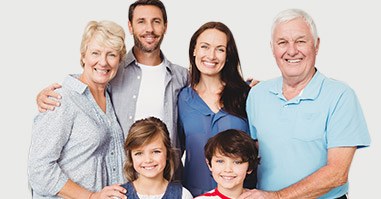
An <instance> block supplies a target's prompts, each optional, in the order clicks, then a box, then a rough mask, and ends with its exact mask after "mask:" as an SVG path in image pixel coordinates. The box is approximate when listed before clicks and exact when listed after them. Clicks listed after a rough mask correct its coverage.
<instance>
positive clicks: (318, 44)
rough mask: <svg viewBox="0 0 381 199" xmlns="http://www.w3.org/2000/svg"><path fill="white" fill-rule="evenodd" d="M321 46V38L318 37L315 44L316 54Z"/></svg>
mask: <svg viewBox="0 0 381 199" xmlns="http://www.w3.org/2000/svg"><path fill="white" fill-rule="evenodd" d="M319 46H320V38H319V37H318V39H317V40H316V44H315V54H316V55H317V54H318V52H319Z"/></svg>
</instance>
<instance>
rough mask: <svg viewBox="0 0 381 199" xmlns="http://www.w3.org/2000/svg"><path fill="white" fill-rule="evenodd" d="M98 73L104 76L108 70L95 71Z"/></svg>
mask: <svg viewBox="0 0 381 199" xmlns="http://www.w3.org/2000/svg"><path fill="white" fill-rule="evenodd" d="M95 70H96V71H97V72H98V73H102V74H106V73H107V72H108V70H101V69H95Z"/></svg>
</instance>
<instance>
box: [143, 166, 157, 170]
mask: <svg viewBox="0 0 381 199" xmlns="http://www.w3.org/2000/svg"><path fill="white" fill-rule="evenodd" d="M143 168H144V169H147V170H151V169H153V168H155V166H149V167H143Z"/></svg>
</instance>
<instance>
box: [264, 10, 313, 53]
mask: <svg viewBox="0 0 381 199" xmlns="http://www.w3.org/2000/svg"><path fill="white" fill-rule="evenodd" d="M297 18H302V19H303V20H304V21H305V22H306V23H307V26H308V27H309V28H310V31H311V34H312V36H313V38H314V46H315V47H316V45H317V41H318V39H319V36H318V32H317V28H316V25H315V22H314V20H313V19H312V17H311V16H310V15H309V14H308V13H307V12H305V11H303V10H301V9H287V10H283V11H281V12H280V13H279V14H278V15H277V16H276V17H275V18H274V22H273V25H272V28H271V43H273V36H274V30H275V28H276V27H277V26H278V25H279V24H281V23H287V22H289V21H292V20H294V19H297Z"/></svg>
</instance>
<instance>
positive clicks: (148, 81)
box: [135, 63, 166, 121]
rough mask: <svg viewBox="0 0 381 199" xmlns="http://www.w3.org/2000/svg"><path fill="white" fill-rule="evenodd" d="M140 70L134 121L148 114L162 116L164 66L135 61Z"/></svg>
mask: <svg viewBox="0 0 381 199" xmlns="http://www.w3.org/2000/svg"><path fill="white" fill-rule="evenodd" d="M137 65H138V66H140V68H141V70H142V77H141V82H140V88H139V89H140V90H139V96H138V97H137V103H136V112H135V121H136V120H139V119H143V118H147V117H149V116H154V117H157V118H159V119H161V120H163V118H164V92H165V87H164V80H165V72H166V71H165V70H166V68H165V66H164V64H163V63H161V64H160V65H157V66H147V65H143V64H140V63H137Z"/></svg>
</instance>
